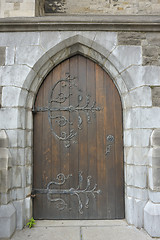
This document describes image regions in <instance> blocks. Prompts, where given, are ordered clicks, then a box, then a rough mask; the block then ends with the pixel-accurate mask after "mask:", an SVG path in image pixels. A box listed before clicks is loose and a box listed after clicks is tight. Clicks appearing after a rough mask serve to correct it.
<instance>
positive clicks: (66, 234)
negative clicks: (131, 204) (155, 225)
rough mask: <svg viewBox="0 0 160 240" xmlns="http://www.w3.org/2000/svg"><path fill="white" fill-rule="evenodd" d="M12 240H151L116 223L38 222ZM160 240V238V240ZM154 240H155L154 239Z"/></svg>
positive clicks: (140, 232)
mask: <svg viewBox="0 0 160 240" xmlns="http://www.w3.org/2000/svg"><path fill="white" fill-rule="evenodd" d="M11 239H12V240H33V239H34V240H37V239H38V240H50V239H51V240H94V239H95V240H151V239H152V238H151V237H150V236H149V235H148V234H147V233H146V232H145V231H144V230H138V229H136V228H135V227H133V226H128V224H127V223H126V221H124V220H114V221H107V220H105V221H103V220H100V221H94V220H92V221H84V220H81V221H68V220H66V221H52V220H50V221H46V220H43V221H36V226H35V227H34V228H31V229H29V228H24V229H23V230H22V231H16V233H15V234H14V235H13V237H12V238H11ZM159 239H160V238H159ZM152 240H153V239H152Z"/></svg>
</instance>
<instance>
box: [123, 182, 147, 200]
mask: <svg viewBox="0 0 160 240" xmlns="http://www.w3.org/2000/svg"><path fill="white" fill-rule="evenodd" d="M126 194H127V196H128V197H132V198H136V199H139V200H142V201H147V200H148V189H142V188H137V187H131V186H126Z"/></svg>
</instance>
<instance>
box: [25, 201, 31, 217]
mask: <svg viewBox="0 0 160 240" xmlns="http://www.w3.org/2000/svg"><path fill="white" fill-rule="evenodd" d="M31 217H32V200H31V198H30V197H27V198H25V221H26V222H28V220H29V219H30V218H31Z"/></svg>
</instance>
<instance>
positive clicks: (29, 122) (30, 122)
mask: <svg viewBox="0 0 160 240" xmlns="http://www.w3.org/2000/svg"><path fill="white" fill-rule="evenodd" d="M26 119H27V124H26V128H27V129H28V130H32V129H33V115H32V111H31V110H28V111H27V112H26Z"/></svg>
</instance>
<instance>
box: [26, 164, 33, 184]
mask: <svg viewBox="0 0 160 240" xmlns="http://www.w3.org/2000/svg"><path fill="white" fill-rule="evenodd" d="M25 174H26V185H27V186H28V185H31V183H32V167H31V166H27V167H25Z"/></svg>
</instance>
